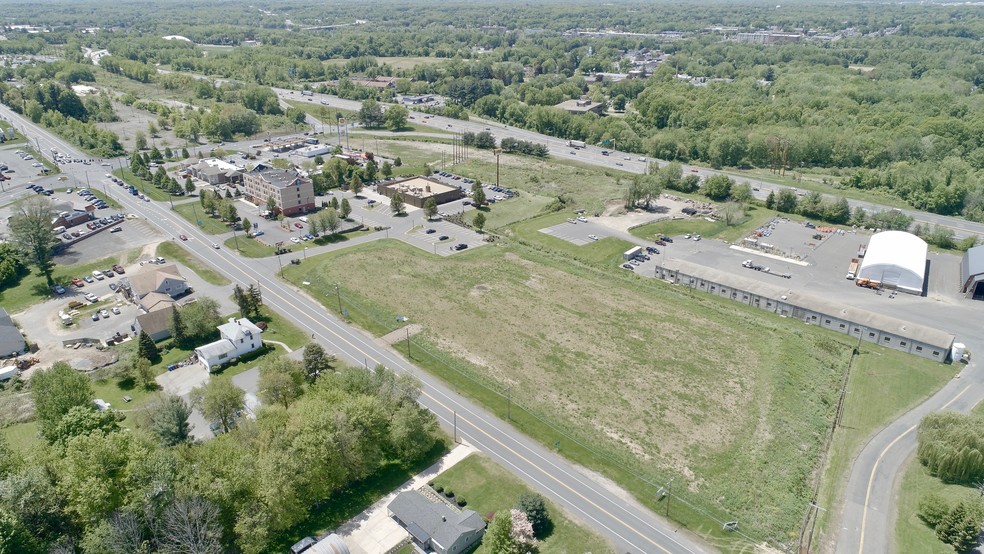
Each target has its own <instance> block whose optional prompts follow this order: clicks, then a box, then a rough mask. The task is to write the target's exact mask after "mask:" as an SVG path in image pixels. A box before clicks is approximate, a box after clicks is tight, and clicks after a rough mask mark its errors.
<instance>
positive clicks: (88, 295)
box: [85, 292, 99, 302]
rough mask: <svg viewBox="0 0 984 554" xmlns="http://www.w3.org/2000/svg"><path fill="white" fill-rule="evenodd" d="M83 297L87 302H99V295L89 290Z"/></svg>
mask: <svg viewBox="0 0 984 554" xmlns="http://www.w3.org/2000/svg"><path fill="white" fill-rule="evenodd" d="M85 299H86V300H88V301H89V302H99V297H98V296H96V295H95V294H92V293H91V292H87V293H85Z"/></svg>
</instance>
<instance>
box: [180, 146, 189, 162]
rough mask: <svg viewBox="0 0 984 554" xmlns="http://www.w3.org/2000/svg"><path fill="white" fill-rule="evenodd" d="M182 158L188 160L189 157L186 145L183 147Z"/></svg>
mask: <svg viewBox="0 0 984 554" xmlns="http://www.w3.org/2000/svg"><path fill="white" fill-rule="evenodd" d="M181 159H182V160H187V159H188V149H187V148H184V147H182V148H181Z"/></svg>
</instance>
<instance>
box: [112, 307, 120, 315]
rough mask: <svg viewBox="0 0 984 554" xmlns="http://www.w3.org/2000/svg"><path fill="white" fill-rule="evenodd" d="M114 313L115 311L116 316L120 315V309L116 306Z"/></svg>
mask: <svg viewBox="0 0 984 554" xmlns="http://www.w3.org/2000/svg"><path fill="white" fill-rule="evenodd" d="M112 311H113V313H114V314H116V315H120V309H119V308H117V307H116V306H113V310H112Z"/></svg>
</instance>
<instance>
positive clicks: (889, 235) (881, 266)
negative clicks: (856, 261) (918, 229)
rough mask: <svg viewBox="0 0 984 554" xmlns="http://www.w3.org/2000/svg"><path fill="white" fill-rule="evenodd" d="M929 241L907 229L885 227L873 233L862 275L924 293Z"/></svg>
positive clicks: (860, 272)
mask: <svg viewBox="0 0 984 554" xmlns="http://www.w3.org/2000/svg"><path fill="white" fill-rule="evenodd" d="M927 250H928V249H927V247H926V241H924V240H923V239H921V238H919V237H917V236H916V235H913V234H912V233H906V232H904V231H883V232H881V233H877V234H875V235H874V236H872V237H871V240H870V241H869V242H868V251H867V252H866V253H865V255H864V261H863V262H861V270H860V271H859V272H858V279H871V280H872V281H878V282H880V283H881V284H882V286H883V287H885V288H889V289H893V288H894V289H898V290H900V291H902V292H907V293H909V294H922V292H923V283H924V282H925V280H926V252H927Z"/></svg>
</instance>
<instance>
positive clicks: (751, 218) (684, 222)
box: [629, 206, 776, 242]
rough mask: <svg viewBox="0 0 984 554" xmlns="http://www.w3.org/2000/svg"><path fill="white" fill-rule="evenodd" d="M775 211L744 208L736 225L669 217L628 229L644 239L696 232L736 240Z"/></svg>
mask: <svg viewBox="0 0 984 554" xmlns="http://www.w3.org/2000/svg"><path fill="white" fill-rule="evenodd" d="M775 215H776V213H775V212H773V211H770V210H766V209H765V208H762V207H756V206H750V207H748V208H747V209H746V215H745V217H744V218H743V219H742V220H741V221H740V222H739V223H738V224H737V225H727V224H726V223H725V222H724V221H721V220H718V221H707V220H706V219H704V218H702V217H694V218H684V219H669V220H665V221H657V222H655V223H647V224H645V225H641V226H639V227H635V228H633V229H630V230H629V232H630V233H632V235H633V236H636V237H639V238H641V239H645V240H653V238H654V237H655V236H656V235H657V234H662V235H669V236H679V235H683V234H686V233H697V234H699V235H702V236H703V237H705V238H711V237H714V238H719V239H721V240H725V241H729V242H736V241H738V240H741V239H742V238H744V237H747V236H749V235H750V234H751V233H752V231H754V230H755V229H757V228H759V227H760V226H762V225H763V224H765V223H768V222H769V220H770V219H772V218H773V217H775Z"/></svg>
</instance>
